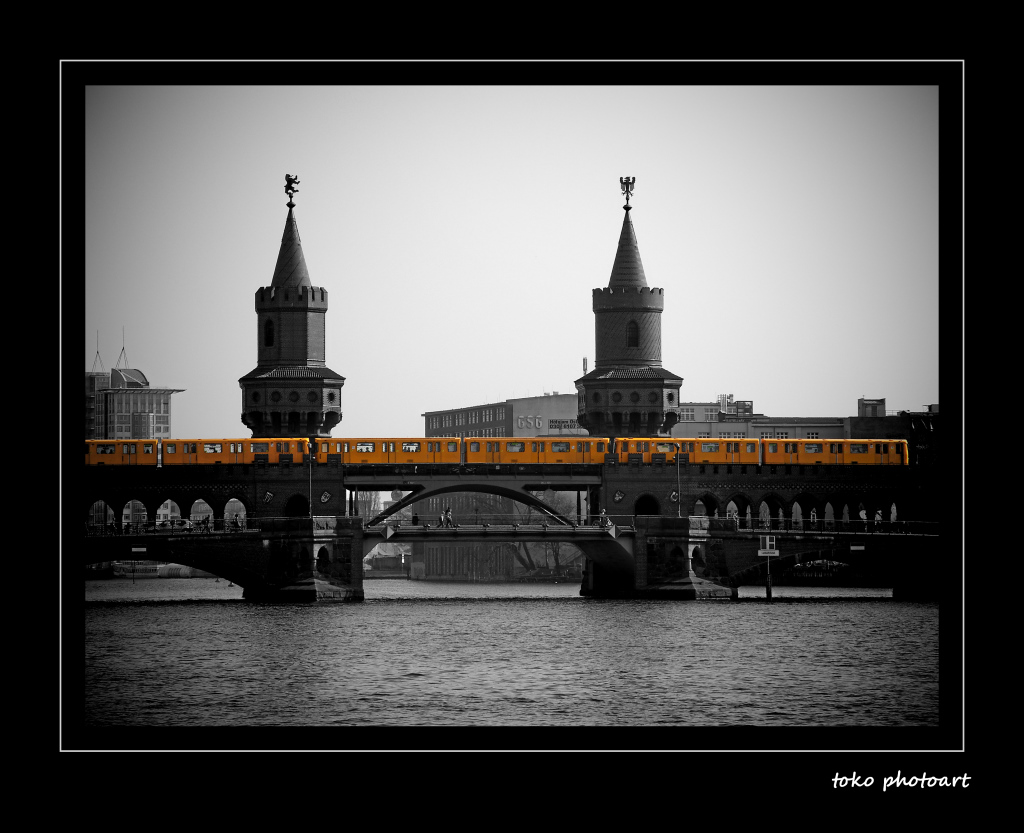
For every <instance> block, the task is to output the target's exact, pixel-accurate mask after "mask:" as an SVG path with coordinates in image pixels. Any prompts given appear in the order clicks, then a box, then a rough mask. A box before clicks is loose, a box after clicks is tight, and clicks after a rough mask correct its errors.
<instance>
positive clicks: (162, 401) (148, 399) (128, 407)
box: [110, 393, 170, 414]
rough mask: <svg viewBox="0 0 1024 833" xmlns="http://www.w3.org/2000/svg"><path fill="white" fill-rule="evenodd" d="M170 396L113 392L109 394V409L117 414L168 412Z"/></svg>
mask: <svg viewBox="0 0 1024 833" xmlns="http://www.w3.org/2000/svg"><path fill="white" fill-rule="evenodd" d="M169 398H170V397H168V395H167V394H161V393H115V394H110V399H111V400H112V401H111V403H110V410H111V411H113V412H114V413H117V414H133V413H140V412H141V413H147V414H149V413H153V414H168V413H170V402H169V401H168V400H169Z"/></svg>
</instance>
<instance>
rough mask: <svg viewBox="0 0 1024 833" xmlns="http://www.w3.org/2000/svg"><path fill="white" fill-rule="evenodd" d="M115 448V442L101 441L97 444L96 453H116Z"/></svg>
mask: <svg viewBox="0 0 1024 833" xmlns="http://www.w3.org/2000/svg"><path fill="white" fill-rule="evenodd" d="M114 448H115V446H114V444H113V443H100V444H99V445H97V446H96V453H97V454H114V453H115V451H114Z"/></svg>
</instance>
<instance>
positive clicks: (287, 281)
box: [270, 180, 312, 287]
mask: <svg viewBox="0 0 1024 833" xmlns="http://www.w3.org/2000/svg"><path fill="white" fill-rule="evenodd" d="M296 181H298V180H296ZM290 196H291V195H289V197H290ZM294 208H295V203H293V202H292V201H291V199H289V200H288V217H287V219H286V220H285V221H284V234H283V235H282V236H281V251H280V252H278V255H277V265H276V266H275V267H274V278H273V280H272V281H271V282H270V285H271V286H273V287H278V286H312V284H311V283H310V280H309V270H308V269H307V268H306V259H305V258H304V257H303V256H302V241H301V240H300V239H299V226H298V224H297V223H296V222H295V214H294V213H293V210H294Z"/></svg>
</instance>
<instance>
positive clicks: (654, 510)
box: [633, 495, 661, 515]
mask: <svg viewBox="0 0 1024 833" xmlns="http://www.w3.org/2000/svg"><path fill="white" fill-rule="evenodd" d="M633 514H634V515H660V514H661V504H659V503H658V499H657V498H656V497H654V495H640V497H638V498H637V499H636V503H634V504H633Z"/></svg>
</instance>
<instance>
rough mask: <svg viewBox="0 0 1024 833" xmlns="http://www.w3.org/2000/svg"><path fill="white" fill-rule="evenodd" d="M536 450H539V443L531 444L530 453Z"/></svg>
mask: <svg viewBox="0 0 1024 833" xmlns="http://www.w3.org/2000/svg"><path fill="white" fill-rule="evenodd" d="M536 450H537V443H530V451H536Z"/></svg>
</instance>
